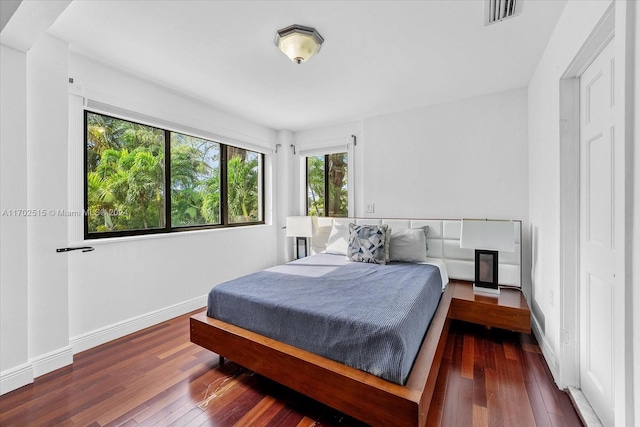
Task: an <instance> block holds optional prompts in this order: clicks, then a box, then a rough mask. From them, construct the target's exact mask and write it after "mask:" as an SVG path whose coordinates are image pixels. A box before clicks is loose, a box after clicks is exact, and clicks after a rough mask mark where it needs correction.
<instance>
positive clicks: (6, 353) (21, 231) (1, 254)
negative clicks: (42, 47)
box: [0, 45, 33, 393]
mask: <svg viewBox="0 0 640 427" xmlns="http://www.w3.org/2000/svg"><path fill="white" fill-rule="evenodd" d="M0 57H2V61H0V93H2V96H0V121H1V123H2V124H1V125H0V211H2V212H3V214H2V216H0V372H2V373H5V375H4V376H3V381H2V382H0V386H1V388H0V393H4V392H5V391H8V390H10V389H13V388H15V387H17V386H20V385H22V384H24V383H25V382H29V381H31V380H32V379H33V373H32V371H31V368H30V366H27V365H28V360H29V353H28V349H29V347H28V337H29V335H28V322H27V312H28V299H27V220H26V217H25V216H15V215H12V212H11V210H12V209H22V208H26V207H27V167H26V166H27V81H26V77H27V73H26V64H27V57H26V54H25V53H24V52H19V51H17V50H14V49H12V48H10V47H7V46H5V45H0ZM5 209H6V210H7V211H5ZM5 387H6V390H5Z"/></svg>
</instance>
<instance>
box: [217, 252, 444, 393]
mask: <svg viewBox="0 0 640 427" xmlns="http://www.w3.org/2000/svg"><path fill="white" fill-rule="evenodd" d="M344 258H345V257H344V256H340V255H328V254H320V255H315V256H313V257H309V258H304V259H301V260H298V261H295V262H293V263H289V264H285V265H284V266H278V267H274V268H271V269H268V270H264V271H261V272H258V273H254V274H250V275H248V276H244V277H241V278H238V279H235V280H231V281H229V282H226V283H223V284H220V285H218V286H216V287H214V288H213V289H212V290H211V292H210V293H209V301H208V310H207V314H208V315H209V316H210V317H214V318H217V319H220V320H223V321H225V322H228V323H231V324H234V325H237V326H240V327H242V328H245V329H248V330H251V331H253V332H257V333H259V334H261V335H265V336H267V337H270V338H273V339H276V340H278V341H281V342H284V343H287V344H290V345H293V346H296V347H299V348H302V349H304V350H307V351H310V352H312V353H315V354H319V355H321V356H324V357H327V358H330V359H333V360H336V361H338V362H341V363H344V364H346V365H348V366H351V367H354V368H357V369H360V370H363V371H366V372H369V373H372V374H374V375H376V376H379V377H381V378H384V379H386V380H389V381H393V382H395V383H399V384H404V383H405V382H406V380H407V377H408V376H409V372H410V371H411V367H412V366H413V361H414V359H415V357H416V354H417V352H418V350H419V348H420V345H421V343H422V340H423V338H424V335H425V332H426V330H427V327H428V326H429V323H430V322H431V318H432V317H433V314H434V313H435V310H436V307H437V305H438V302H439V300H440V296H441V293H442V280H441V277H440V272H439V269H438V268H437V267H435V266H432V265H425V264H401V263H397V264H395V263H391V264H387V265H377V264H368V263H359V262H347V263H345V262H344V261H343V260H344Z"/></svg>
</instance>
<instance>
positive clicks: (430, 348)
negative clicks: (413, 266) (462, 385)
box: [191, 217, 522, 427]
mask: <svg viewBox="0 0 640 427" xmlns="http://www.w3.org/2000/svg"><path fill="white" fill-rule="evenodd" d="M314 221H315V222H314V237H313V238H312V239H311V246H312V248H311V252H312V253H316V252H319V251H322V250H324V249H325V247H326V243H327V239H328V238H329V235H330V232H331V229H332V226H333V225H334V224H343V225H344V224H349V223H351V222H355V223H356V224H388V225H389V226H390V227H391V228H399V229H402V228H420V227H424V226H429V235H428V237H427V243H428V245H429V257H430V258H438V259H441V260H442V261H443V262H444V263H445V265H446V268H447V271H448V275H449V279H458V280H473V279H474V265H475V261H474V260H475V258H474V251H473V250H471V249H462V248H460V241H459V239H460V227H461V222H462V221H461V220H442V219H375V218H325V217H314ZM514 226H515V229H514V238H515V242H514V243H515V245H516V252H514V253H508V252H507V253H504V252H501V253H500V264H499V268H500V276H501V278H502V281H501V282H502V284H510V285H514V286H520V283H521V268H520V266H521V264H522V263H521V258H520V257H521V251H520V243H521V241H522V223H521V222H520V221H514ZM504 280H507V281H506V282H504ZM455 287H456V285H455V283H451V282H449V285H447V287H446V289H445V292H444V293H443V295H442V298H441V299H440V303H439V305H438V308H437V310H436V312H435V314H434V317H433V319H432V321H431V324H430V326H429V329H428V330H427V334H426V336H425V339H424V341H423V342H422V347H421V348H420V351H419V352H418V355H417V356H416V360H415V362H414V364H413V368H412V370H411V373H410V375H409V378H408V380H407V384H406V385H405V386H401V385H398V384H395V383H392V382H389V381H385V380H383V379H381V378H378V377H376V376H374V375H372V374H368V373H366V372H363V371H360V370H358V369H355V368H351V367H348V366H346V365H344V364H342V363H338V362H335V361H333V360H330V359H327V358H325V357H321V356H318V355H315V354H312V353H309V352H307V351H304V350H301V349H299V348H296V347H293V346H290V345H287V344H284V343H282V342H279V341H276V340H273V339H270V338H266V337H264V336H262V335H259V334H256V333H253V332H250V331H248V330H246V329H242V328H239V327H237V326H233V325H230V324H228V323H225V322H222V321H220V320H217V319H212V318H209V317H207V315H206V313H205V312H202V313H199V314H196V315H195V316H193V317H191V341H192V342H194V343H196V344H198V345H201V346H202V347H204V348H207V349H209V350H211V351H213V352H215V353H217V354H219V355H220V356H222V357H226V358H228V359H231V360H233V361H234V362H236V363H238V364H240V365H242V366H244V367H246V368H248V369H251V370H252V371H254V372H257V373H258V374H260V375H263V376H265V377H267V378H270V379H272V380H274V381H276V382H279V383H281V384H283V385H285V386H287V387H289V388H292V389H294V390H296V391H298V392H300V393H302V394H305V395H307V396H309V397H311V398H313V399H315V400H318V401H320V402H322V403H324V404H326V405H328V406H331V407H332V408H335V409H337V410H339V411H342V412H344V413H345V414H349V415H351V416H353V417H354V418H357V419H359V420H362V421H364V422H366V423H368V424H372V425H382V426H420V427H423V426H425V425H426V422H427V415H428V413H429V406H430V405H431V398H432V397H433V391H434V389H435V385H436V380H437V378H438V371H439V370H440V362H441V360H442V353H443V352H444V346H445V343H446V341H447V335H448V333H449V322H450V320H449V308H450V306H451V299H452V296H453V292H454V288H455Z"/></svg>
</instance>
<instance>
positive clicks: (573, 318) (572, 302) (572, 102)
mask: <svg viewBox="0 0 640 427" xmlns="http://www.w3.org/2000/svg"><path fill="white" fill-rule="evenodd" d="M615 6H616V2H615V1H613V2H611V6H610V7H609V8H608V9H607V11H606V12H605V13H604V14H603V16H602V18H601V19H600V21H599V22H598V24H597V25H596V26H595V27H594V29H593V31H592V32H591V34H590V35H589V37H588V38H587V39H586V41H585V42H584V44H583V45H582V47H581V48H580V49H579V50H578V52H577V53H576V55H575V56H574V58H573V60H572V61H571V62H570V64H569V65H568V67H567V69H566V70H565V72H564V73H563V74H562V76H561V79H560V81H559V91H560V98H559V100H560V103H559V112H560V146H559V151H560V219H559V220H560V222H559V224H560V236H559V237H560V246H559V249H560V250H559V256H560V260H559V261H560V262H559V264H560V276H559V279H560V286H559V287H560V295H559V297H560V301H559V309H560V313H559V315H560V345H559V348H558V358H559V363H558V378H557V380H558V381H557V382H558V386H559V387H560V388H562V389H566V388H569V387H575V388H578V389H579V388H580V342H579V339H580V310H581V308H580V288H579V284H580V76H581V75H582V73H583V72H584V71H585V70H586V68H587V67H588V66H589V65H590V64H591V63H592V62H593V60H594V59H595V58H596V57H597V56H598V54H600V52H601V51H602V50H603V49H604V47H605V46H606V45H607V43H609V42H610V41H611V40H612V39H613V38H614V36H615V35H616V18H618V19H619V18H620V17H625V16H626V14H625V12H626V10H621V11H619V13H616V7H615ZM620 9H624V7H620ZM616 15H617V16H616ZM622 29H623V30H625V29H626V28H624V27H622ZM618 30H620V26H618ZM625 36H626V34H625V32H623V34H618V37H616V38H615V40H614V43H615V58H616V71H615V73H616V74H615V78H616V87H615V92H614V93H615V95H614V96H615V98H616V106H617V111H616V129H617V130H618V131H617V132H616V134H615V139H616V142H615V146H616V149H618V147H620V148H621V149H622V152H623V153H622V155H623V156H625V157H626V156H627V154H626V153H627V152H628V149H627V148H626V145H627V143H626V138H627V136H626V132H625V129H626V127H625V118H626V115H627V112H626V111H627V108H626V104H625V102H626V100H625V97H624V91H625V87H626V85H627V82H626V80H625V77H626V76H625V72H626V70H625V68H626V65H625V64H626V61H625V53H626V52H625V49H626V42H625ZM621 163H622V164H618V163H616V167H620V168H622V170H621V171H617V172H616V178H615V179H616V185H617V186H618V187H620V186H621V187H622V188H620V189H619V191H622V193H623V198H624V194H625V184H624V180H623V181H622V182H620V181H619V180H618V178H617V176H618V174H619V173H621V174H622V176H623V177H624V176H625V175H624V168H625V162H624V161H622V162H621ZM620 216H622V218H625V206H624V203H623V205H622V206H618V205H617V206H616V218H617V217H620ZM616 225H617V226H618V227H619V228H618V229H617V230H616V240H617V241H618V242H619V246H620V250H618V251H617V255H616V266H617V267H618V268H617V274H616V280H615V285H614V286H616V287H617V288H618V292H617V293H618V295H617V296H615V302H614V304H615V309H616V313H617V314H616V316H615V318H614V330H615V331H616V336H614V341H615V342H616V346H620V347H621V348H620V350H622V351H618V352H616V353H617V354H621V356H619V357H618V356H617V357H616V359H614V360H613V363H614V367H615V368H614V369H615V372H614V379H613V380H614V390H613V393H614V405H615V408H614V413H615V418H616V424H618V422H621V424H620V425H625V424H624V420H625V419H633V413H632V412H630V410H629V409H628V407H627V409H625V406H626V401H625V400H626V398H627V397H626V396H625V394H626V393H625V392H626V390H627V389H628V385H627V384H626V383H625V382H626V380H625V377H626V376H625V373H626V372H632V371H631V370H629V362H630V361H629V360H626V359H625V357H626V356H625V354H626V351H625V350H626V347H627V343H628V341H627V339H626V334H627V332H626V327H625V325H626V323H627V322H626V318H627V317H628V314H627V313H626V312H627V309H626V307H625V297H626V296H627V295H630V292H629V289H628V288H627V284H626V280H625V268H624V267H625V259H626V251H625V245H626V242H625V238H624V236H625V228H626V221H624V220H623V221H620V222H616ZM620 236H622V238H620Z"/></svg>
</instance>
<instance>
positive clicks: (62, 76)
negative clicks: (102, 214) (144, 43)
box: [27, 36, 72, 376]
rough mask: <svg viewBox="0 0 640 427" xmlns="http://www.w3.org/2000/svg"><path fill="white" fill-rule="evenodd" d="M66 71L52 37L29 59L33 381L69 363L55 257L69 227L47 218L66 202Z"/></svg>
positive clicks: (63, 51)
mask: <svg viewBox="0 0 640 427" xmlns="http://www.w3.org/2000/svg"><path fill="white" fill-rule="evenodd" d="M68 68H69V67H68V47H67V44H66V43H65V42H62V41H61V40H58V39H55V38H53V37H49V36H44V37H42V38H41V39H40V40H39V41H38V42H37V43H36V44H35V45H34V46H33V47H32V48H31V49H30V50H29V52H28V53H27V206H28V207H29V208H30V209H45V210H47V215H46V216H30V217H29V218H28V220H27V236H28V237H27V245H28V254H27V259H28V293H29V310H28V323H29V358H30V359H31V360H32V361H33V360H38V362H37V363H36V365H35V367H34V374H35V375H36V376H38V375H42V374H44V373H46V372H49V371H51V370H52V369H57V368H58V367H60V366H64V365H66V364H68V363H71V361H72V355H71V352H70V348H69V314H68V307H69V297H68V293H67V262H66V259H65V257H64V255H62V256H61V255H60V254H57V253H56V251H55V250H56V248H59V247H64V246H66V243H67V221H66V219H65V218H64V217H59V216H56V215H52V214H51V213H50V212H49V211H50V210H51V209H56V208H58V207H64V205H65V201H66V200H67V144H68V141H69V137H68V123H69V109H68V92H67V78H68V77H67V75H68V74H67V73H68ZM43 357H44V358H43ZM40 359H42V360H40ZM41 364H42V365H43V366H40V365H41Z"/></svg>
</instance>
